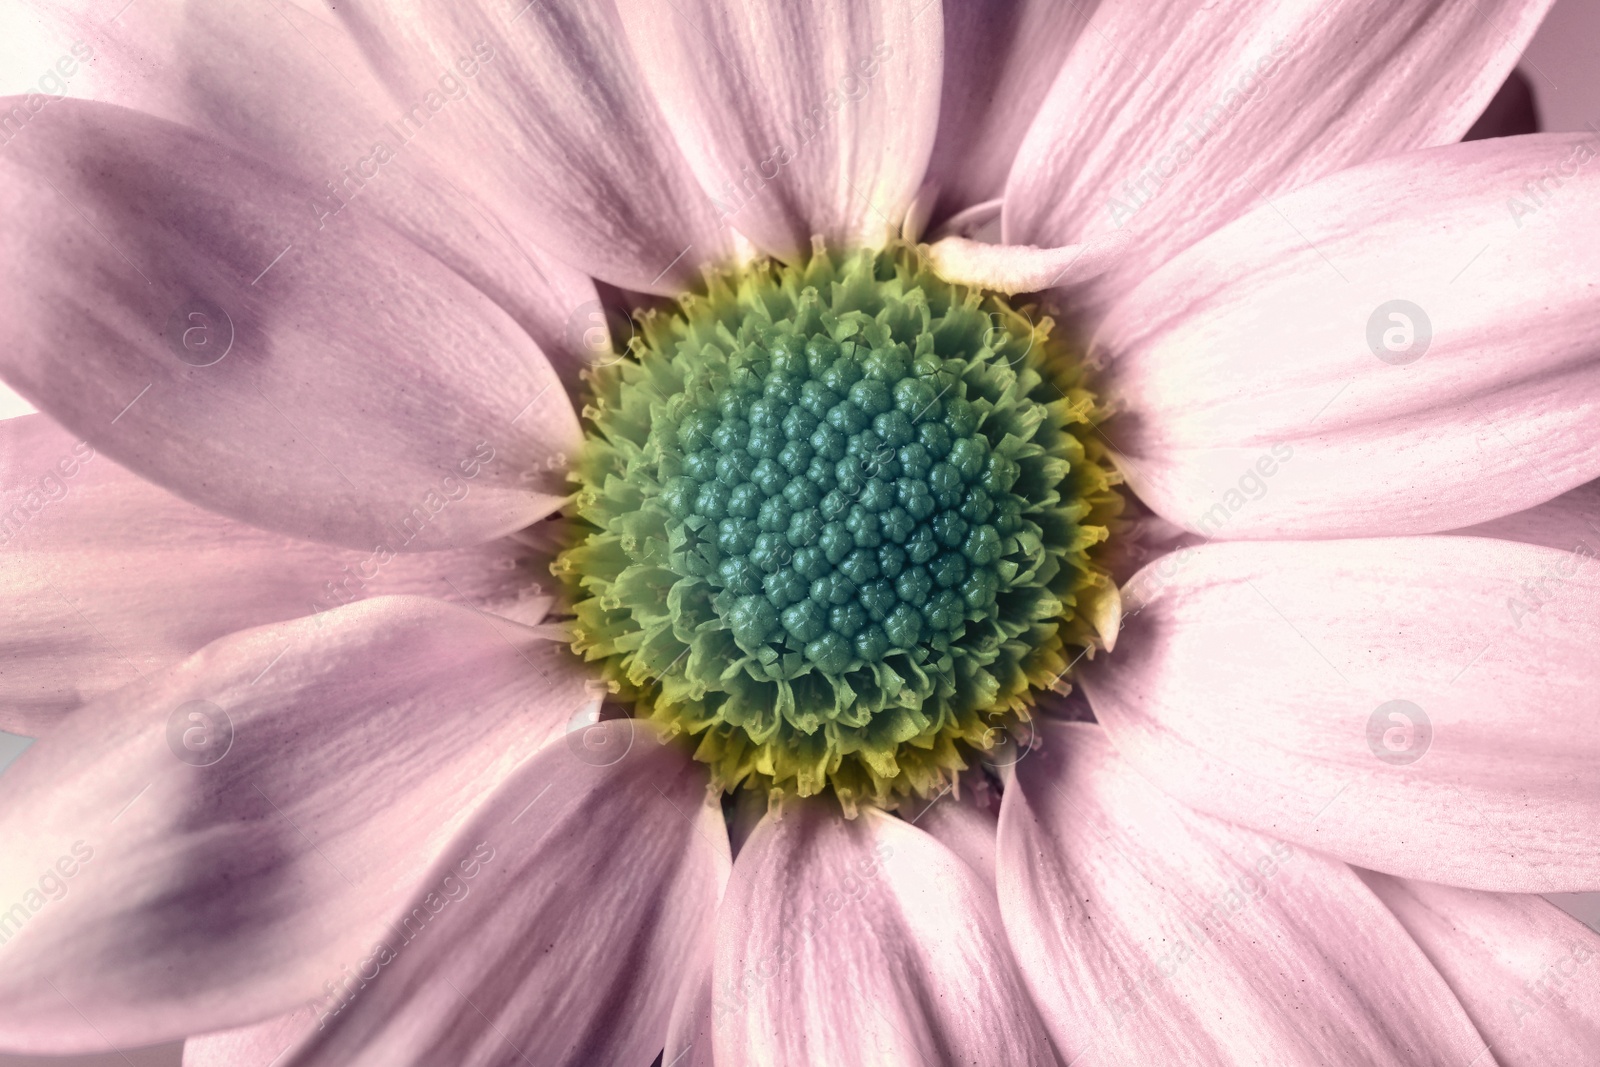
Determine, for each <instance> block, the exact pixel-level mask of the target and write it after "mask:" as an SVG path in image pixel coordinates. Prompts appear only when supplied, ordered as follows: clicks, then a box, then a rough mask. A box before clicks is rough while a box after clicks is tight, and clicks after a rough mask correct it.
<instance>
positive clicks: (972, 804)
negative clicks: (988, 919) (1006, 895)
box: [906, 789, 999, 890]
mask: <svg viewBox="0 0 1600 1067" xmlns="http://www.w3.org/2000/svg"><path fill="white" fill-rule="evenodd" d="M906 817H907V820H908V821H909V822H910V823H911V824H912V825H913V826H915V827H917V828H918V829H921V830H924V831H926V832H927V833H929V834H931V835H933V837H934V838H935V839H936V840H938V841H939V842H940V843H941V844H943V845H944V847H945V848H948V849H949V850H950V851H951V852H954V853H955V854H956V855H957V856H960V857H961V858H962V859H963V860H966V862H967V866H968V867H971V868H972V869H973V871H974V872H976V873H977V875H978V876H979V877H980V878H982V879H983V880H984V881H985V882H986V883H988V886H989V888H990V889H991V890H992V889H993V888H994V833H995V826H996V822H997V820H998V818H999V811H998V809H997V807H996V806H995V805H994V804H993V803H991V799H990V797H988V796H977V795H974V793H973V791H972V790H970V789H968V790H966V791H964V793H963V794H962V796H961V797H960V798H959V799H957V798H956V797H955V796H953V795H950V794H946V795H945V796H942V797H940V798H939V799H937V800H935V801H932V802H931V803H926V804H924V803H917V804H913V805H912V806H911V811H910V812H909V814H908V815H907V816H906Z"/></svg>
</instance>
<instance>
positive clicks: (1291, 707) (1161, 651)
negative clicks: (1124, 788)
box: [1081, 537, 1600, 892]
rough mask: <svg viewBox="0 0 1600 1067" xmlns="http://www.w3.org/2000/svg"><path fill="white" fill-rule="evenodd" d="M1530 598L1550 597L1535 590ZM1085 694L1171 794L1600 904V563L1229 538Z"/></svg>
mask: <svg viewBox="0 0 1600 1067" xmlns="http://www.w3.org/2000/svg"><path fill="white" fill-rule="evenodd" d="M1530 584H1531V585H1532V587H1533V590H1534V591H1533V592H1530V591H1529V589H1528V586H1529V585H1530ZM1125 594H1126V595H1127V597H1128V604H1129V608H1128V615H1127V617H1126V625H1125V626H1124V628H1123V633H1122V638H1121V640H1120V641H1119V642H1118V644H1117V651H1116V652H1115V653H1114V654H1112V655H1109V656H1101V657H1097V658H1096V659H1095V661H1094V662H1093V663H1088V664H1085V665H1084V669H1083V672H1082V675H1081V681H1082V684H1083V689H1084V691H1085V692H1086V693H1087V694H1088V696H1089V701H1090V703H1091V704H1092V705H1093V706H1094V711H1095V714H1096V715H1097V716H1098V717H1099V720H1100V722H1101V723H1102V724H1103V725H1104V726H1105V728H1106V732H1107V733H1108V734H1109V735H1110V737H1111V739H1112V740H1113V741H1115V742H1116V744H1117V748H1118V751H1120V752H1121V753H1122V754H1123V755H1124V756H1125V757H1127V759H1128V761H1129V762H1130V763H1132V764H1133V765H1134V766H1135V767H1137V768H1138V769H1139V771H1140V772H1141V773H1143V774H1144V775H1145V776H1146V777H1148V778H1149V779H1150V780H1151V781H1152V782H1155V783H1156V784H1157V785H1159V786H1160V787H1161V788H1162V789H1164V790H1166V791H1167V792H1169V793H1171V794H1172V795H1173V796H1175V797H1177V798H1178V799H1179V800H1182V801H1184V802H1185V803H1187V804H1190V805H1192V806H1194V807H1196V808H1199V809H1200V810H1201V811H1205V812H1209V813H1210V814H1213V815H1216V816H1219V817H1221V818H1225V819H1229V820H1231V821H1233V822H1237V823H1239V824H1241V825H1243V826H1248V827H1251V828H1254V829H1257V830H1260V831H1262V832H1265V833H1270V834H1272V835H1274V836H1276V837H1281V838H1283V839H1285V840H1287V841H1293V842H1296V843H1298V844H1301V845H1304V846H1306V847H1309V848H1315V849H1319V850H1322V851H1325V852H1329V853H1332V854H1333V855H1335V856H1338V857H1339V858H1340V859H1344V860H1347V861H1349V862H1351V863H1358V864H1360V865H1361V866H1363V867H1371V868H1375V869H1378V870H1382V871H1386V872H1388V873H1391V874H1397V875H1401V876H1403V877H1407V878H1424V879H1427V880H1429V881H1436V882H1448V883H1451V884H1454V885H1464V886H1470V887H1473V888H1477V889H1489V890H1498V891H1509V892H1560V891H1572V890H1584V889H1593V888H1596V887H1600V848H1597V847H1596V843H1597V841H1596V827H1597V826H1600V733H1597V732H1596V730H1595V728H1594V726H1595V723H1594V719H1595V713H1594V706H1595V703H1594V694H1595V692H1596V690H1597V688H1600V659H1597V658H1596V657H1595V655H1594V646H1595V642H1596V640H1597V639H1600V595H1597V594H1600V566H1597V565H1596V563H1595V562H1594V560H1593V558H1592V557H1591V558H1588V559H1583V558H1576V557H1573V556H1571V555H1569V554H1568V553H1564V552H1558V551H1555V550H1553V549H1548V548H1542V547H1537V546H1532V545H1524V544H1517V543H1514V542H1509V541H1491V540H1487V539H1482V538H1469V537H1407V538H1393V539H1383V540H1371V541H1328V542H1261V543H1254V544H1246V543H1242V542H1234V543H1217V544H1211V545H1206V546H1202V547H1199V548H1191V549H1186V550H1183V551H1181V552H1178V553H1175V554H1174V555H1172V556H1169V557H1166V558H1165V559H1163V560H1161V561H1158V562H1156V563H1154V564H1151V565H1150V566H1148V567H1146V568H1145V569H1144V570H1142V571H1140V572H1139V574H1137V575H1135V576H1134V578H1133V579H1132V581H1130V582H1129V583H1128V585H1127V587H1126V589H1125Z"/></svg>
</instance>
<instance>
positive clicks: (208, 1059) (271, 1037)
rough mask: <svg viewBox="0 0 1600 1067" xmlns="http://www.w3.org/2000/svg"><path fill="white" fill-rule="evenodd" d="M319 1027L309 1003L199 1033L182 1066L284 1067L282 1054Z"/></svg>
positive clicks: (186, 1050) (189, 1044)
mask: <svg viewBox="0 0 1600 1067" xmlns="http://www.w3.org/2000/svg"><path fill="white" fill-rule="evenodd" d="M339 977H340V978H341V979H342V978H343V974H342V973H341V974H340V975H339ZM331 980H332V979H331V978H330V981H331ZM316 1028H317V1012H316V1009H315V1008H313V1007H312V1006H311V1005H309V1004H306V1005H304V1006H302V1007H299V1008H296V1009H295V1010H294V1011H292V1012H289V1013H288V1014H287V1015H279V1016H276V1017H274V1018H271V1019H268V1020H267V1021H266V1022H261V1023H254V1024H252V1025H250V1026H243V1027H240V1028H238V1029H237V1030H222V1031H219V1032H217V1033H214V1034H198V1035H196V1036H193V1037H190V1038H188V1039H187V1040H185V1041H184V1043H183V1067H283V1054H284V1053H285V1052H288V1051H289V1049H290V1048H291V1047H293V1046H294V1045H297V1044H299V1043H300V1042H301V1041H304V1040H305V1039H306V1037H307V1036H308V1035H309V1034H310V1033H311V1032H312V1031H314V1030H315V1029H316Z"/></svg>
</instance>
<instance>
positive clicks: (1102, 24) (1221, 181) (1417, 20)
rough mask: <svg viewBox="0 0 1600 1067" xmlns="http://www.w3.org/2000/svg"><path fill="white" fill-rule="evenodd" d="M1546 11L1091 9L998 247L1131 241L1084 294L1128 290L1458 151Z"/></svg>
mask: <svg viewBox="0 0 1600 1067" xmlns="http://www.w3.org/2000/svg"><path fill="white" fill-rule="evenodd" d="M1550 2H1551V0H1491V2H1487V3H1482V4H1466V5H1461V4H1453V3H1448V2H1445V0H1406V2H1402V3H1397V4H1390V5H1386V6H1383V7H1374V6H1373V5H1372V4H1370V3H1367V2H1366V0H1333V2H1331V3H1329V2H1324V0H1287V2H1284V0H1236V2H1230V3H1221V4H1217V3H1200V2H1198V0H1160V2H1157V3H1148V2H1141V0H1102V2H1101V3H1100V4H1099V5H1098V7H1097V8H1096V10H1095V14H1094V20H1093V27H1092V29H1091V30H1090V31H1089V32H1087V33H1084V34H1083V35H1082V37H1080V38H1079V40H1078V43H1077V45H1076V47H1075V48H1074V49H1073V51H1072V54H1071V56H1070V57H1069V58H1068V59H1067V62H1066V65H1065V66H1064V67H1063V68H1062V70H1061V74H1060V76H1059V77H1058V78H1057V79H1056V82H1055V84H1054V85H1053V86H1052V87H1051V89H1050V94H1049V96H1048V97H1046V99H1045V102H1044V104H1043V106H1042V107H1041V108H1040V110H1039V114H1038V117H1037V118H1036V119H1034V122H1033V125H1032V127H1031V128H1030V129H1029V130H1028V134H1027V136H1026V137H1025V138H1024V139H1023V142H1022V147H1021V148H1020V149H1019V150H1018V152H1017V158H1016V162H1015V164H1014V165H1013V166H1012V169H1011V178H1010V180H1009V182H1008V183H1007V185H1006V208H1005V224H1004V232H1005V241H1006V243H1007V244H1036V245H1067V244H1077V243H1080V242H1083V241H1087V240H1089V239H1090V238H1093V237H1096V236H1098V235H1101V234H1105V233H1109V232H1111V231H1112V230H1117V229H1123V228H1126V229H1129V230H1131V231H1132V232H1133V233H1134V235H1135V237H1136V241H1137V247H1136V251H1135V253H1134V254H1132V255H1130V256H1129V257H1128V259H1127V260H1126V261H1125V262H1124V263H1123V264H1121V269H1120V270H1119V271H1116V272H1114V274H1113V275H1112V276H1110V277H1108V278H1104V279H1101V281H1100V282H1099V283H1097V287H1098V289H1099V291H1100V293H1101V294H1102V297H1101V299H1102V300H1104V299H1105V298H1106V297H1109V296H1112V295H1114V294H1116V293H1120V292H1124V291H1126V290H1127V289H1128V288H1130V287H1131V286H1133V285H1136V284H1138V282H1139V281H1140V280H1141V279H1142V278H1144V277H1145V276H1146V275H1147V274H1149V273H1150V271H1152V270H1154V269H1155V268H1156V267H1159V266H1160V265H1161V264H1162V263H1164V262H1165V261H1166V260H1168V259H1170V258H1171V257H1172V256H1173V255H1174V254H1175V253H1177V252H1178V251H1180V250H1181V249H1183V248H1184V247H1185V246H1186V245H1189V244H1191V243H1193V242H1194V241H1196V240H1198V239H1199V238H1201V237H1203V236H1205V235H1206V234H1207V233H1209V232H1210V231H1212V230H1214V229H1216V228H1217V227H1218V226H1220V225H1222V224H1223V223H1226V222H1228V221H1229V220H1231V219H1234V218H1237V217H1238V216H1240V215H1243V214H1244V213H1245V212H1246V211H1248V210H1250V209H1251V208H1253V207H1255V206H1257V205H1258V204H1259V203H1260V201H1261V200H1262V198H1266V197H1271V198H1276V197H1278V196H1281V195H1282V194H1284V193H1287V192H1290V191H1292V190H1294V189H1296V188H1298V187H1300V186H1302V185H1305V184H1308V183H1310V182H1313V181H1316V180H1317V179H1319V178H1322V177H1324V176H1326V175H1329V174H1332V173H1334V172H1335V171H1339V170H1342V169H1344V168H1345V167H1349V166H1354V165H1357V164H1361V163H1366V162H1368V161H1370V160H1375V159H1381V158H1383V157H1385V156H1390V155H1393V154H1395V153H1397V152H1404V151H1407V150H1409V149H1413V148H1423V147H1427V146H1430V145H1440V144H1448V143H1451V142H1453V141H1457V140H1459V139H1460V137H1461V135H1462V134H1463V133H1465V132H1466V131H1467V128H1468V127H1469V126H1471V125H1472V122H1473V120H1474V119H1476V118H1477V117H1478V115H1479V114H1481V113H1482V111H1483V109H1484V106H1485V105H1486V104H1488V102H1489V100H1490V99H1491V98H1492V97H1493V96H1494V93H1495V90H1496V89H1498V88H1499V86H1500V83H1501V81H1502V80H1503V79H1504V78H1505V76H1506V74H1507V72H1509V71H1510V70H1511V68H1512V66H1513V65H1514V64H1515V63H1516V61H1517V58H1518V56H1519V55H1521V53H1522V48H1523V46H1524V45H1525V44H1527V42H1528V39H1529V38H1530V37H1532V36H1533V32H1534V30H1535V29H1536V28H1537V27H1538V25H1539V21H1540V19H1541V18H1542V17H1543V16H1544V12H1545V11H1546V10H1547V9H1548V8H1549V7H1550ZM1356 42H1359V47H1358V46H1357V44H1356ZM1297 221H1298V220H1297Z"/></svg>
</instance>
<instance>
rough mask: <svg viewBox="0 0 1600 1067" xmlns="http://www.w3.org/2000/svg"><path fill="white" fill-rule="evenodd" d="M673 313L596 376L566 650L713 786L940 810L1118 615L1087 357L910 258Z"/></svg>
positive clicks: (819, 273) (768, 285)
mask: <svg viewBox="0 0 1600 1067" xmlns="http://www.w3.org/2000/svg"><path fill="white" fill-rule="evenodd" d="M679 304H680V309H679V311H678V312H677V313H674V314H660V313H651V314H647V315H645V316H644V318H643V328H642V335H641V336H640V337H637V338H635V339H634V341H633V343H632V344H631V345H630V351H629V353H628V355H627V356H626V357H624V358H619V359H618V361H617V362H616V363H614V364H613V365H611V366H608V367H604V368H600V369H598V370H595V371H592V372H590V374H589V384H590V386H591V388H592V389H593V402H592V403H591V404H590V405H589V406H588V407H586V408H585V410H584V416H585V419H586V421H587V430H588V439H587V443H586V445H585V448H584V451H583V454H582V455H581V456H580V457H579V459H578V461H577V463H576V464H575V467H574V472H573V475H572V477H573V478H574V480H575V481H576V482H577V483H578V486H579V491H578V493H577V495H576V498H575V504H574V511H575V515H574V521H573V526H574V528H575V529H576V531H577V536H576V540H575V542H574V543H573V545H572V547H570V548H569V549H568V550H567V551H565V552H564V553H562V555H561V556H560V558H559V559H558V561H557V564H556V571H557V573H558V574H560V575H561V576H562V577H563V578H564V579H565V580H566V581H567V582H568V583H569V587H570V588H571V592H572V599H573V601H574V613H575V615H576V619H575V620H574V623H573V633H574V647H575V648H576V649H577V650H578V651H579V652H581V653H582V654H584V655H585V656H586V657H587V658H588V659H590V660H592V661H598V663H599V664H600V666H601V669H602V670H603V672H604V673H605V675H606V678H607V680H608V681H609V682H610V683H611V685H612V687H613V688H614V689H616V690H617V691H619V692H621V693H623V694H624V695H625V696H627V697H628V698H630V699H631V700H633V701H634V702H635V703H636V705H637V707H638V708H639V709H640V711H641V713H645V714H648V715H649V717H651V718H652V719H654V720H656V721H658V722H660V723H662V724H663V725H665V726H666V727H667V728H668V730H669V731H673V732H683V733H687V734H690V735H692V736H694V737H696V738H698V740H699V745H698V749H697V751H696V756H697V757H698V758H699V759H701V760H704V761H705V762H707V763H709V764H710V765H711V767H712V771H713V774H714V776H715V778H716V780H717V781H718V782H719V783H720V784H721V785H722V786H723V787H724V788H727V789H732V788H734V787H735V786H738V785H741V784H744V785H747V786H751V787H756V788H766V789H769V790H776V791H781V792H785V793H789V792H792V793H798V794H800V795H802V796H804V795H810V794H814V793H819V792H822V791H824V790H827V789H830V788H831V789H832V790H833V791H834V793H835V794H836V795H837V796H838V797H839V799H840V800H841V802H842V803H843V804H844V806H845V808H846V810H847V811H853V810H854V807H855V805H856V804H857V803H859V802H862V801H868V802H872V803H877V804H892V803H894V802H896V801H897V800H899V799H902V798H904V797H905V796H907V795H910V794H918V795H927V794H928V793H930V792H932V791H934V790H936V789H938V788H939V787H940V785H941V784H942V783H944V782H946V781H948V780H949V779H950V778H951V777H952V776H953V775H954V774H955V773H956V772H958V771H959V770H961V769H962V768H963V767H965V766H967V764H968V762H969V761H970V760H971V759H972V758H973V756H974V755H976V754H978V753H981V752H983V751H984V750H986V749H988V748H989V747H991V746H992V745H993V744H994V743H995V742H996V740H998V739H999V738H1000V737H1001V736H1002V731H1003V730H1004V729H1005V728H1007V727H1008V726H1010V725H1011V724H1012V723H1014V722H1018V721H1023V720H1026V719H1027V717H1028V715H1029V708H1030V705H1031V702H1032V701H1031V694H1032V693H1033V691H1034V690H1036V689H1040V688H1046V687H1051V686H1059V685H1060V684H1061V679H1062V677H1063V676H1064V674H1065V673H1066V671H1067V668H1068V667H1069V665H1070V662H1071V661H1072V660H1073V659H1074V658H1075V657H1076V656H1077V655H1078V654H1080V652H1081V651H1082V650H1087V649H1092V648H1093V647H1094V645H1095V644H1096V643H1097V634H1096V624H1097V623H1101V624H1103V623H1104V622H1105V620H1106V618H1107V615H1108V612H1109V611H1111V610H1112V608H1113V605H1114V600H1115V596H1116V592H1115V587H1114V585H1113V584H1112V583H1111V581H1110V579H1109V577H1108V576H1107V575H1106V573H1105V571H1104V570H1103V569H1102V568H1100V567H1099V566H1098V565H1097V564H1096V563H1095V562H1094V561H1093V560H1092V559H1091V558H1090V557H1091V552H1092V551H1093V550H1095V549H1096V548H1097V546H1099V545H1100V544H1101V543H1102V542H1104V541H1105V539H1106V537H1107V531H1108V523H1110V522H1111V520H1113V519H1114V517H1115V515H1116V514H1117V512H1118V511H1119V510H1120V505H1121V500H1120V498H1119V497H1118V495H1117V493H1116V491H1115V490H1114V489H1113V488H1112V486H1113V484H1114V483H1115V482H1116V480H1117V479H1116V477H1115V475H1114V474H1113V473H1112V472H1111V470H1110V468H1109V466H1108V465H1107V464H1106V463H1105V462H1104V460H1103V454H1102V449H1101V448H1100V447H1099V445H1098V443H1097V441H1096V440H1095V438H1094V437H1093V436H1092V427H1093V424H1094V422H1095V420H1096V419H1097V418H1098V417H1099V415H1100V412H1099V410H1098V409H1097V406H1096V403H1095V399H1094V396H1093V395H1092V394H1091V393H1090V392H1088V391H1087V390H1086V389H1085V388H1084V386H1083V384H1082V382H1081V377H1082V368H1081V366H1080V363H1079V361H1078V360H1077V358H1076V357H1075V356H1074V355H1073V354H1072V353H1071V352H1069V351H1067V350H1066V349H1065V347H1064V346H1062V345H1060V344H1058V343H1056V342H1054V341H1053V340H1052V339H1051V338H1050V336H1049V334H1050V327H1051V323H1050V321H1049V320H1048V319H1044V320H1041V322H1040V323H1038V324H1034V323H1032V322H1030V321H1029V319H1028V317H1027V315H1026V314H1024V313H1023V312H1019V311H1017V310H1014V309H1013V308H1011V307H1010V306H1009V305H1008V304H1007V303H1006V302H1005V301H1004V300H1003V299H1002V298H1000V297H999V296H996V295H993V294H987V293H983V292H980V291H974V290H970V289H967V288H965V287H961V286H953V285H950V284H948V283H946V282H943V281H941V280H940V279H939V278H937V277H936V276H935V275H933V274H932V273H931V272H930V271H928V270H927V269H926V268H925V267H923V266H922V265H921V263H920V261H919V260H918V257H917V254H916V253H915V251H913V250H911V249H906V248H901V249H895V250H891V251H886V252H879V253H872V252H857V253H854V254H850V255H847V256H842V257H840V256H833V255H830V254H828V253H827V252H825V251H822V250H820V249H819V251H818V252H817V253H816V254H815V255H814V256H813V257H812V259H811V260H810V261H809V262H808V263H806V264H805V265H803V266H793V267H786V266H781V265H777V264H771V263H766V264H762V265H759V266H756V267H751V268H747V269H745V270H744V271H742V272H740V273H739V274H738V275H735V276H717V277H713V278H712V279H710V281H709V282H708V284H707V290H706V292H705V293H704V294H696V295H689V296H685V297H683V298H682V299H681V300H680V302H679ZM1025 310H1026V309H1025Z"/></svg>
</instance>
